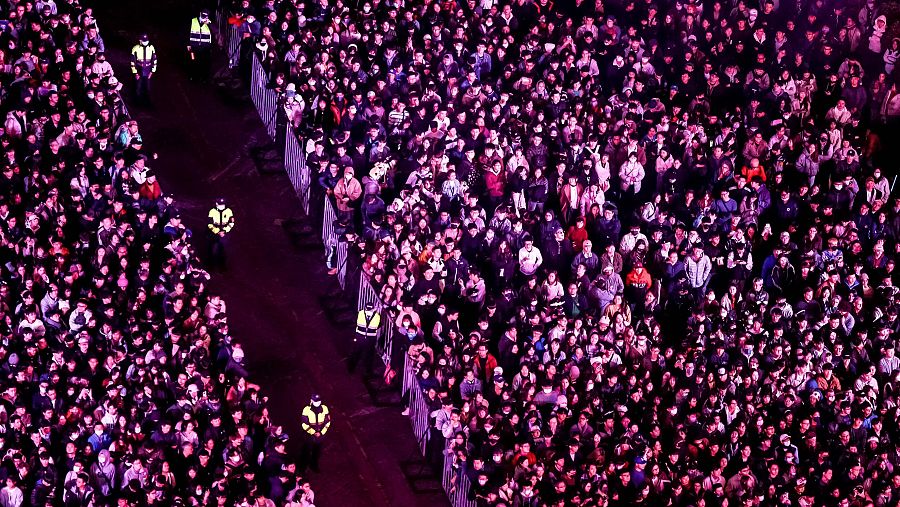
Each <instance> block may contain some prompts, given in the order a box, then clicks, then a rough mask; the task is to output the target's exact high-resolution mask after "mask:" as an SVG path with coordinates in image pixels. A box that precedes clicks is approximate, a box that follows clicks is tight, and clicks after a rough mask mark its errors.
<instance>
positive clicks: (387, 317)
mask: <svg viewBox="0 0 900 507" xmlns="http://www.w3.org/2000/svg"><path fill="white" fill-rule="evenodd" d="M240 39H241V33H240V29H239V27H234V26H232V29H231V33H230V37H229V38H228V41H227V47H228V48H229V55H234V57H232V56H229V66H230V67H235V66H237V62H238V60H239V55H238V54H237V53H238V51H239V47H240ZM231 48H234V51H233V52H232V49H231ZM252 65H253V67H252V71H251V72H252V74H251V85H250V96H251V98H252V100H253V104H254V106H255V107H256V110H257V112H258V113H259V117H260V118H261V119H262V121H263V122H264V123H265V125H266V130H267V131H268V133H269V137H271V138H272V139H273V140H274V139H275V135H276V124H277V122H276V121H275V120H276V118H275V115H276V114H277V108H278V97H277V95H276V93H275V92H274V91H273V90H270V89H268V88H267V87H266V85H267V84H268V73H267V72H266V70H265V68H264V67H263V65H262V64H261V63H260V61H259V58H258V57H257V56H256V55H255V54H254V55H253V64H252ZM286 128H287V132H286V135H285V145H284V161H285V172H286V173H287V175H288V178H289V179H290V181H291V185H292V186H293V187H294V190H295V192H296V193H297V196H298V197H299V198H300V203H301V206H302V207H303V210H304V212H305V213H307V216H309V210H310V206H311V195H310V194H311V186H312V185H311V180H312V177H311V174H310V171H309V168H308V167H307V166H306V153H305V151H304V144H303V143H302V142H301V140H300V139H299V138H298V137H297V134H296V133H295V132H294V129H293V128H292V126H291V125H290V123H288V125H287V126H286ZM323 201H324V204H323V210H322V243H323V244H324V245H325V252H326V257H327V262H328V263H329V264H328V265H329V267H331V268H337V271H338V273H337V275H338V282H339V283H340V286H341V288H342V289H346V288H347V255H348V244H347V241H345V240H343V238H341V237H340V236H341V235H342V234H343V231H336V230H335V221H336V220H337V213H336V210H335V207H334V204H333V202H332V199H331V198H330V197H328V196H326V197H325V199H323ZM357 286H358V293H357V311H358V310H362V309H364V308H365V307H366V305H368V304H372V305H374V306H375V309H376V310H377V311H378V312H379V314H380V315H381V327H380V328H379V330H378V349H377V350H378V353H379V355H381V358H382V360H383V361H384V363H385V365H388V366H389V365H390V364H391V356H392V352H393V350H392V349H393V337H394V315H393V312H392V309H390V308H386V307H385V306H384V305H383V304H382V302H381V299H380V298H379V297H378V293H377V292H376V291H375V288H374V287H372V284H371V283H370V282H369V279H368V276H367V275H366V273H365V272H361V273H360V275H359V283H358V284H357ZM401 393H402V395H403V396H404V397H405V398H406V399H407V400H408V407H409V418H410V422H411V423H412V427H413V434H414V435H415V437H416V441H417V442H418V445H419V450H420V451H421V452H422V454H423V455H425V454H426V452H427V449H428V443H429V440H430V438H431V437H432V436H433V435H438V436H440V438H441V439H443V440H445V442H443V445H442V446H441V448H442V449H443V450H444V451H443V463H442V465H443V466H442V470H441V484H442V486H443V488H444V491H445V492H446V494H447V497H448V499H449V500H450V503H451V505H453V507H475V505H476V502H475V500H474V499H470V498H469V492H470V491H471V483H470V481H469V478H468V476H467V475H466V474H465V462H462V461H460V460H457V456H456V453H455V452H454V451H453V449H452V447H451V443H450V441H449V440H447V439H444V437H443V435H441V434H440V433H439V432H437V431H436V429H435V431H432V429H434V426H433V424H432V420H431V414H430V412H429V409H428V404H427V403H426V402H425V398H424V393H423V391H422V387H421V385H420V383H419V379H418V376H417V374H416V365H415V362H414V361H413V359H412V358H411V357H409V355H406V354H404V364H403V372H402V387H401Z"/></svg>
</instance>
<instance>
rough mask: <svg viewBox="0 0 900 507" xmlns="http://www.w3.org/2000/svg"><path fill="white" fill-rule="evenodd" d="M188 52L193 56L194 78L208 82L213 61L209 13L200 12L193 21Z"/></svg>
mask: <svg viewBox="0 0 900 507" xmlns="http://www.w3.org/2000/svg"><path fill="white" fill-rule="evenodd" d="M188 52H189V53H190V55H191V67H192V71H193V72H192V75H193V76H192V77H193V78H196V79H198V80H200V81H206V79H207V78H208V77H209V65H210V61H211V59H212V31H211V30H210V23H209V11H206V10H203V11H200V15H199V16H197V17H196V18H194V19H192V20H191V39H190V43H189V44H188Z"/></svg>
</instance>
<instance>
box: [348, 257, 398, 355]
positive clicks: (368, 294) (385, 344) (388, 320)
mask: <svg viewBox="0 0 900 507" xmlns="http://www.w3.org/2000/svg"><path fill="white" fill-rule="evenodd" d="M370 304H371V305H372V306H374V307H375V311H376V312H378V314H379V315H381V325H380V326H379V328H378V341H377V345H376V347H375V349H376V350H377V351H378V355H379V356H380V357H381V360H382V361H384V364H385V365H390V364H391V346H392V344H393V341H394V318H395V317H396V315H395V314H394V313H395V312H394V310H393V308H390V307H386V306H385V305H384V303H382V301H381V298H379V297H378V293H377V292H375V289H374V288H373V287H372V284H371V283H370V282H369V277H368V276H367V275H366V274H365V273H361V274H360V276H359V296H358V297H357V303H356V308H357V310H362V309H364V308H366V306H368V305H370Z"/></svg>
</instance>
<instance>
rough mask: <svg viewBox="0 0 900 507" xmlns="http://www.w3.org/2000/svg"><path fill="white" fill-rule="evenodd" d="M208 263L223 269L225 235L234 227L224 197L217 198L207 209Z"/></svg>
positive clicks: (232, 214) (232, 215)
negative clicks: (211, 206)
mask: <svg viewBox="0 0 900 507" xmlns="http://www.w3.org/2000/svg"><path fill="white" fill-rule="evenodd" d="M208 216H209V223H208V224H207V227H208V228H209V264H210V267H221V268H222V269H225V236H226V235H227V234H228V233H229V232H231V229H233V228H234V212H233V211H231V208H229V207H228V206H226V205H225V199H221V198H220V199H217V200H216V205H215V206H214V207H213V208H212V209H211V210H209V215H208Z"/></svg>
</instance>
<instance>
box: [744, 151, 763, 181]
mask: <svg viewBox="0 0 900 507" xmlns="http://www.w3.org/2000/svg"><path fill="white" fill-rule="evenodd" d="M741 174H743V175H744V177H745V178H747V181H750V180H752V179H753V177H754V176H759V178H760V179H761V180H762V181H763V183H765V182H766V170H765V169H763V166H761V165H760V164H759V159H758V158H756V157H754V158H751V159H750V165H749V166H746V165H745V166H744V167H743V168H741Z"/></svg>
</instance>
